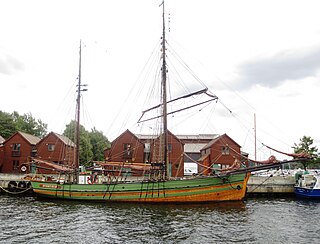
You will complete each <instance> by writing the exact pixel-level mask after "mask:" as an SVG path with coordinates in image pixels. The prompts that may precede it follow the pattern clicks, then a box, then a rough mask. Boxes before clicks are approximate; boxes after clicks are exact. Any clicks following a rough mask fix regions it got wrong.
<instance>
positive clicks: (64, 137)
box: [52, 132, 76, 147]
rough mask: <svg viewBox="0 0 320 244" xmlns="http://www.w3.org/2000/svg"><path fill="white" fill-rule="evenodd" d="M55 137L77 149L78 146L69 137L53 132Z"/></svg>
mask: <svg viewBox="0 0 320 244" xmlns="http://www.w3.org/2000/svg"><path fill="white" fill-rule="evenodd" d="M52 133H53V134H54V135H56V136H57V137H58V138H59V139H60V140H61V141H62V142H63V143H64V144H66V145H67V146H71V147H76V144H74V142H73V141H71V140H70V139H69V138H68V137H66V136H64V135H60V134H58V133H55V132H52Z"/></svg>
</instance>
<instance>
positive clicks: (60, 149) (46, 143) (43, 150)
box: [36, 132, 76, 174]
mask: <svg viewBox="0 0 320 244" xmlns="http://www.w3.org/2000/svg"><path fill="white" fill-rule="evenodd" d="M75 147H76V145H75V144H74V143H73V142H72V141H71V140H70V139H69V138H68V137H66V136H63V135H60V134H58V133H55V132H50V133H49V134H48V135H46V136H45V137H44V138H43V139H41V140H40V141H39V142H38V143H37V145H36V149H37V155H38V158H39V159H41V160H43V161H47V162H49V163H54V164H57V165H61V166H69V167H72V165H73V164H74V159H75V156H74V155H75ZM50 168H51V167H48V169H42V170H40V171H41V173H43V174H51V173H56V172H54V171H52V170H50ZM39 169H40V168H39Z"/></svg>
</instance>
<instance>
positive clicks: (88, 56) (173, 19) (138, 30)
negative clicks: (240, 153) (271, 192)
mask: <svg viewBox="0 0 320 244" xmlns="http://www.w3.org/2000/svg"><path fill="white" fill-rule="evenodd" d="M160 3H161V0H136V1H132V0H117V1H107V0H104V1H94V0H90V1H89V0H88V1H79V0H77V1H65V0H64V1H59V0H55V1H46V0H41V1H33V0H29V1H16V0H11V1H4V0H0V23H1V35H0V87H1V89H0V90H1V93H0V97H1V105H0V110H2V111H5V112H9V113H11V112H13V111H18V112H19V113H20V114H24V113H31V114H32V115H33V116H34V117H35V118H38V119H41V120H42V121H43V122H44V123H47V124H48V129H49V131H55V132H57V133H62V132H63V130H64V128H65V127H64V126H65V124H67V123H69V122H70V120H71V119H73V118H74V109H75V108H74V106H75V96H76V94H75V90H76V82H77V76H78V58H79V42H80V39H81V40H82V43H83V52H82V54H83V63H82V82H83V83H85V84H88V91H87V92H85V93H84V94H83V101H84V105H83V114H84V117H83V118H82V119H81V120H82V124H83V125H84V126H85V127H86V128H87V129H88V130H90V129H91V128H92V127H93V126H95V127H96V128H97V129H98V130H100V131H103V133H104V134H105V135H106V136H107V137H108V138H109V139H110V140H112V139H114V138H116V137H117V136H118V135H119V134H120V133H122V132H123V131H124V130H126V129H130V130H133V131H137V132H139V129H138V130H137V128H139V127H138V126H137V125H136V124H135V122H136V121H137V119H138V118H139V116H140V112H139V111H142V110H143V109H146V108H145V107H143V106H142V107H141V108H140V107H139V106H140V105H141V104H140V103H139V102H138V100H139V99H140V98H141V97H143V96H144V95H143V94H144V93H140V95H134V94H133V93H134V92H140V88H142V87H147V80H143V81H142V83H141V81H139V79H140V78H141V73H142V71H143V70H144V67H145V65H146V64H147V61H148V59H149V58H150V57H151V56H152V55H153V53H154V52H158V51H159V49H158V48H157V44H158V43H159V41H160V37H161V16H162V12H161V8H159V4H160ZM319 9H320V2H319V1H311V0H308V1H302V0H301V1H294V0H288V1H285V0H281V1H279V0H277V1H272V0H268V1H264V0H261V1H257V0H253V1H246V0H242V1H237V0H234V1H231V0H224V1H214V0H197V1H195V0H167V1H166V19H167V21H166V24H167V27H168V30H167V42H168V45H169V47H170V48H171V47H172V48H173V50H175V51H177V50H178V51H179V55H181V57H182V58H183V59H184V58H186V60H185V62H186V63H188V67H190V68H191V69H192V70H193V71H194V72H195V73H196V75H197V76H198V77H199V79H200V80H201V82H200V84H205V85H206V86H207V87H208V88H209V90H210V91H211V92H212V93H214V94H215V95H217V96H218V97H219V102H218V103H217V104H213V105H212V107H210V108H209V106H208V107H207V108H206V109H207V110H208V111H209V112H210V113H211V115H210V116H209V117H208V115H205V116H204V115H199V116H196V119H195V118H192V119H193V120H192V119H191V117H193V116H191V115H190V114H185V117H184V122H181V121H180V122H179V123H175V124H170V122H169V129H170V130H172V131H173V132H174V133H176V134H198V133H217V134H223V133H227V134H228V135H230V136H231V137H232V138H233V139H234V140H235V141H236V142H238V143H239V144H240V145H241V146H242V147H243V150H245V151H247V152H249V153H250V154H251V155H252V154H253V147H254V146H253V145H254V143H253V142H254V141H253V127H254V124H253V117H254V114H256V118H257V139H258V145H257V146H258V153H259V152H260V153H261V154H259V156H258V159H259V158H263V157H267V156H269V154H271V152H269V151H268V150H265V148H263V146H262V144H261V143H264V144H267V145H269V146H272V147H275V148H277V149H280V150H283V151H286V152H291V151H292V149H291V146H293V144H294V143H296V142H299V139H300V138H301V137H302V136H304V135H306V136H311V137H312V138H313V139H314V140H315V144H316V145H317V146H318V147H319V146H320V130H319V124H320V116H319V114H318V110H319V109H318V106H319V104H320V102H319V100H320V99H319V92H320V80H319V77H320V72H319V71H320V25H319V23H320V15H319ZM169 16H170V17H169ZM169 30H170V31H169ZM168 49H169V48H168ZM178 51H177V53H178ZM169 54H170V53H169ZM169 54H168V56H169ZM169 61H170V59H169ZM139 82H140V83H139ZM186 85H188V86H190V87H191V88H190V91H194V89H197V88H198V86H199V82H196V83H193V82H192V81H186ZM193 88H194V89H193ZM199 88H200V86H199ZM149 89H150V88H149ZM149 94H150V93H149ZM125 102H126V103H125ZM132 105H137V106H135V108H134V109H133V106H132ZM138 105H139V106H138ZM128 108H130V109H129V111H130V112H131V113H130V116H125V115H124V114H123V112H121V111H123V110H124V111H126V110H127V111H128ZM230 111H231V112H232V113H230ZM188 116H189V117H190V120H189V117H188ZM194 119H195V120H194ZM201 119H204V120H205V121H207V122H208V121H209V120H210V121H211V120H212V121H213V125H212V126H211V125H209V124H207V123H203V122H200V120H201ZM195 121H196V122H195ZM229 121H230V122H229ZM187 122H189V123H187Z"/></svg>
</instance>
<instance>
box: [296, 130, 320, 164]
mask: <svg viewBox="0 0 320 244" xmlns="http://www.w3.org/2000/svg"><path fill="white" fill-rule="evenodd" d="M312 144H313V139H312V138H311V137H310V136H303V137H302V138H300V142H299V143H298V144H297V143H295V144H294V146H293V147H292V148H293V149H294V153H306V154H308V155H310V156H311V157H312V159H311V160H309V161H301V164H302V165H303V168H304V170H306V169H307V167H314V166H315V164H318V163H319V154H318V148H317V147H316V146H313V145H312Z"/></svg>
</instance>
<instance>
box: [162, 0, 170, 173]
mask: <svg viewBox="0 0 320 244" xmlns="http://www.w3.org/2000/svg"><path fill="white" fill-rule="evenodd" d="M161 83H162V105H163V111H162V113H163V114H162V115H163V136H164V138H163V140H164V142H163V145H164V155H163V158H164V164H165V166H166V178H169V176H170V169H169V160H168V124H167V65H166V32H165V17H164V1H163V2H162V69H161Z"/></svg>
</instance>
